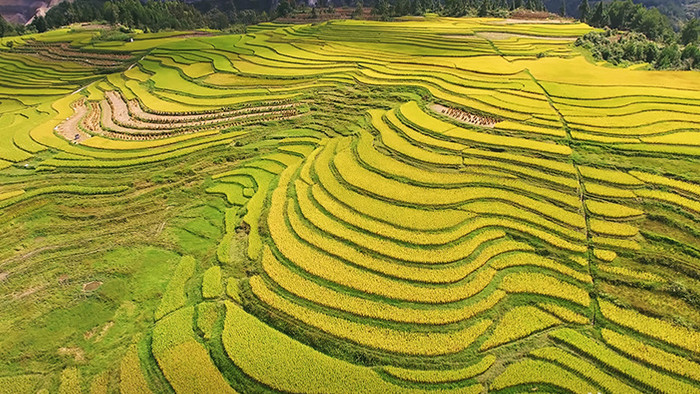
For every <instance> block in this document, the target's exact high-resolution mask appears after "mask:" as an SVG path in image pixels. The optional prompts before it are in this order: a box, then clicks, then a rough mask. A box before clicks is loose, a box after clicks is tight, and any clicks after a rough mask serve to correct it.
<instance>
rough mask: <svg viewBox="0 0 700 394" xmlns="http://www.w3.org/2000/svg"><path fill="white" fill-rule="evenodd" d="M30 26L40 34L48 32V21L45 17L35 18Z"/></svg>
mask: <svg viewBox="0 0 700 394" xmlns="http://www.w3.org/2000/svg"><path fill="white" fill-rule="evenodd" d="M30 25H31V26H33V27H34V28H35V29H36V31H38V32H39V33H43V32H45V31H46V30H48V26H47V25H46V19H45V18H44V17H43V16H37V17H35V18H34V19H33V20H32V23H31V24H30Z"/></svg>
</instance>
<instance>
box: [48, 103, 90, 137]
mask: <svg viewBox="0 0 700 394" xmlns="http://www.w3.org/2000/svg"><path fill="white" fill-rule="evenodd" d="M72 108H73V111H75V112H74V113H73V115H72V116H71V117H70V118H68V119H66V120H65V121H64V122H63V123H61V124H60V125H58V127H56V131H57V132H58V134H59V135H61V136H62V137H63V138H65V139H67V140H68V141H71V142H73V143H74V144H79V143H81V142H82V141H85V140H86V139H88V138H90V134H87V133H85V132H83V131H82V130H80V127H78V125H79V124H80V123H81V121H82V120H83V117H85V114H87V113H88V107H87V105H86V104H85V99H84V98H82V99H80V100H78V101H76V102H75V103H73V105H72Z"/></svg>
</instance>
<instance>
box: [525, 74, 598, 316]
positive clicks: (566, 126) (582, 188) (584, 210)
mask: <svg viewBox="0 0 700 394" xmlns="http://www.w3.org/2000/svg"><path fill="white" fill-rule="evenodd" d="M525 72H526V73H527V74H528V75H529V76H530V78H532V81H533V82H535V83H536V84H537V86H539V87H540V89H542V92H543V93H544V95H545V96H546V97H547V102H548V103H549V106H550V107H552V110H554V111H555V112H556V113H557V115H559V119H560V121H561V124H562V127H564V131H566V141H567V144H568V145H569V148H571V150H572V151H573V150H574V144H573V140H574V139H573V137H572V136H571V128H570V127H569V123H568V122H567V121H566V119H565V118H564V115H562V113H561V112H560V111H559V108H557V106H556V105H555V104H554V101H553V100H552V98H551V97H550V96H549V92H548V91H547V89H545V87H544V86H542V84H541V83H540V81H538V80H537V78H535V76H534V75H532V73H531V72H530V70H527V69H526V70H525ZM571 164H572V165H573V166H574V169H575V170H576V179H577V181H578V188H579V198H580V200H581V209H582V213H583V219H584V220H585V222H586V246H587V252H586V258H587V261H588V275H590V277H591V280H592V281H593V286H595V276H594V275H593V272H592V270H591V266H592V265H593V239H592V235H591V225H590V221H589V216H590V214H589V212H588V208H586V188H585V185H584V182H583V176H582V175H581V171H580V170H579V167H578V165H577V164H576V163H574V162H572V163H571ZM591 300H592V301H595V305H597V299H596V297H595V293H594V294H593V295H592V296H591ZM593 305H594V304H593V303H591V308H592V309H593ZM592 312H593V313H591V324H593V325H595V310H592Z"/></svg>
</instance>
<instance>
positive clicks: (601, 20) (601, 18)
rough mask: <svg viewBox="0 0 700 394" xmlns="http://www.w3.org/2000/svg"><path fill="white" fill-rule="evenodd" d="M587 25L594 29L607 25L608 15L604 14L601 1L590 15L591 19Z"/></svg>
mask: <svg viewBox="0 0 700 394" xmlns="http://www.w3.org/2000/svg"><path fill="white" fill-rule="evenodd" d="M588 23H589V24H590V25H591V26H595V27H603V26H606V25H607V24H608V14H607V13H606V12H605V8H604V7H603V1H602V0H601V1H599V2H598V4H597V5H596V6H595V10H593V14H591V17H590V18H589V19H588Z"/></svg>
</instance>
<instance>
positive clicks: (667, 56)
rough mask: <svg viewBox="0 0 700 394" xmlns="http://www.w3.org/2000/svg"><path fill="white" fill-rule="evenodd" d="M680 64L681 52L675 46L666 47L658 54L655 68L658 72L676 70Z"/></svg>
mask: <svg viewBox="0 0 700 394" xmlns="http://www.w3.org/2000/svg"><path fill="white" fill-rule="evenodd" d="M680 62H681V51H680V49H679V48H678V45H677V44H671V45H667V46H666V47H665V48H664V49H662V50H661V53H659V57H658V58H657V59H656V63H655V66H656V68H657V69H659V70H665V69H669V68H678V67H679V66H680Z"/></svg>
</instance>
